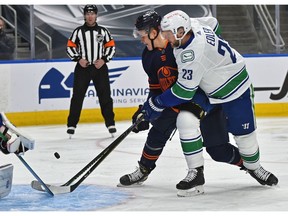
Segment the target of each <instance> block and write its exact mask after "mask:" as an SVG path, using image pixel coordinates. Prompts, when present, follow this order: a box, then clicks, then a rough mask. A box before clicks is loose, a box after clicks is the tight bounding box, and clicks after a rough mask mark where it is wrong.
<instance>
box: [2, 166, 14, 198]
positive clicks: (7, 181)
mask: <svg viewBox="0 0 288 216" xmlns="http://www.w3.org/2000/svg"><path fill="white" fill-rule="evenodd" d="M12 178H13V165H12V164H6V165H4V166H0V199H1V198H3V197H5V196H7V195H8V194H9V193H10V191H11V187H12Z"/></svg>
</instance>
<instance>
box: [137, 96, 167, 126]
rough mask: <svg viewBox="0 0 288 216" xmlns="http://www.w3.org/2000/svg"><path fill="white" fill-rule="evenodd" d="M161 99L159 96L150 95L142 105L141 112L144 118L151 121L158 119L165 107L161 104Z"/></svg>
mask: <svg viewBox="0 0 288 216" xmlns="http://www.w3.org/2000/svg"><path fill="white" fill-rule="evenodd" d="M161 104H162V103H161V100H160V98H159V97H150V98H149V99H148V100H147V101H146V102H145V103H144V104H143V107H142V112H143V113H144V119H145V120H146V121H149V122H153V121H155V120H156V119H158V118H159V117H160V115H161V113H162V111H163V110H164V109H165V107H164V106H162V105H161Z"/></svg>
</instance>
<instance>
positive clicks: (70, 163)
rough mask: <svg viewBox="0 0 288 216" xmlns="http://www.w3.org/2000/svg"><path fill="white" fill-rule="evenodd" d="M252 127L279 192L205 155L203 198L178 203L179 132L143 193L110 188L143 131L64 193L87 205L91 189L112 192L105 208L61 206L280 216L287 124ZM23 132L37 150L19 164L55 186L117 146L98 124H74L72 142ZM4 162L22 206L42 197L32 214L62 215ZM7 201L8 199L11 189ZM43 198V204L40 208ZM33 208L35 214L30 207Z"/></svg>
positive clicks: (286, 186) (285, 193) (266, 121)
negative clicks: (117, 196)
mask: <svg viewBox="0 0 288 216" xmlns="http://www.w3.org/2000/svg"><path fill="white" fill-rule="evenodd" d="M257 123H258V129H257V137H258V141H259V145H260V155H261V164H262V166H263V167H264V168H265V169H267V170H269V171H271V172H273V173H274V174H275V175H276V176H277V177H278V179H279V185H278V186H276V187H272V188H271V187H266V186H261V185H260V184H259V183H258V182H256V180H254V179H252V178H251V177H250V175H249V174H246V173H245V172H244V171H240V170H239V168H237V167H235V166H231V165H227V164H223V163H217V162H215V161H213V160H212V159H211V158H210V157H209V156H208V155H207V153H206V152H205V151H204V157H205V171H204V173H205V180H206V184H205V187H204V190H205V193H204V195H199V196H195V197H186V198H179V197H177V196H176V193H177V191H176V188H175V185H176V184H177V183H178V182H179V181H180V180H181V179H183V178H184V177H185V176H186V174H187V170H186V162H185V159H184V156H183V155H182V152H181V147H180V142H179V139H178V133H176V134H175V136H174V137H173V139H172V141H170V142H168V143H167V145H166V147H165V149H164V151H163V153H162V155H161V157H160V158H159V160H158V162H157V167H156V169H155V170H154V171H153V172H152V173H151V175H150V176H149V178H148V180H147V181H146V182H145V183H144V184H143V185H142V186H140V187H133V188H119V187H116V185H117V184H118V182H119V178H120V177H121V176H122V175H124V174H127V173H130V172H132V171H134V170H135V167H136V166H137V165H138V164H137V161H138V160H139V159H140V156H141V152H142V148H143V145H144V142H145V140H146V135H147V133H146V132H141V133H138V134H135V133H133V132H132V133H131V134H130V135H128V137H127V138H126V139H125V140H124V141H122V143H121V144H120V145H119V146H118V147H117V148H116V149H115V150H114V151H113V152H112V153H111V154H110V155H109V156H108V157H107V158H106V159H105V160H104V161H103V162H102V163H101V164H100V165H99V167H98V168H97V169H96V170H95V171H94V172H93V173H92V174H91V175H90V176H89V177H88V178H87V179H86V180H85V181H84V187H80V188H78V189H76V190H75V191H74V192H73V193H72V194H70V196H71V195H72V197H73V196H74V194H75V196H76V194H77V196H81V197H85V196H86V195H87V196H88V195H89V199H91V202H92V203H93V201H95V200H96V201H97V199H98V198H97V196H99V192H95V197H94V196H93V194H91V191H90V189H91V188H90V187H92V188H93V186H94V187H95V188H104V189H105V188H106V189H107V190H110V191H112V193H110V194H109V193H108V194H106V195H107V196H104V198H103V199H101V200H102V201H101V202H104V204H105V203H106V204H107V205H104V206H102V207H98V206H97V204H94V205H95V208H90V207H89V208H88V207H87V208H86V210H85V208H84V209H83V206H85V205H87V203H86V202H85V200H82V199H75V200H73V202H70V201H69V200H71V199H72V198H71V197H70V198H68V199H67V203H65V199H63V200H61V202H64V203H65V206H66V207H65V209H64V211H70V210H69V208H70V207H71V206H70V207H69V205H74V204H76V205H79V206H81V207H79V208H80V210H81V211H82V210H83V211H89V212H88V213H89V214H90V213H91V211H92V212H93V211H98V212H99V211H101V213H105V212H107V213H111V212H112V213H113V212H114V213H115V212H117V213H118V212H120V213H123V212H125V215H126V213H127V211H128V212H130V213H131V212H134V211H137V215H138V214H141V213H143V212H144V214H145V212H146V213H147V211H151V212H155V211H156V212H158V211H167V212H165V214H166V213H167V214H169V213H171V212H172V213H173V212H175V211H179V212H182V213H183V211H184V212H186V211H191V212H192V211H193V213H189V215H192V214H193V215H195V216H198V215H201V214H206V213H209V212H210V213H211V212H212V213H213V215H217V214H218V213H219V214H220V212H221V214H220V215H223V214H225V213H229V212H230V211H233V213H231V212H230V213H229V215H235V214H237V213H239V212H241V215H243V214H251V215H252V213H253V215H254V214H255V212H261V215H266V214H269V216H270V215H271V214H273V215H275V214H285V215H286V213H287V212H286V211H287V210H288V146H287V144H288V118H258V119H257ZM130 124H131V123H130V121H122V122H116V127H117V130H118V132H117V135H116V136H119V135H120V134H121V133H122V132H124V131H125V130H126V129H127V128H128V127H129V126H130ZM21 129H23V130H25V131H26V132H27V133H29V134H30V135H31V136H33V137H34V138H35V140H36V145H35V149H34V150H33V151H30V152H27V153H26V154H25V155H24V158H25V160H26V161H27V162H28V163H29V164H30V166H31V167H32V168H33V169H34V171H35V172H36V173H37V174H38V175H39V176H40V177H41V178H42V180H43V181H45V182H47V183H50V184H51V183H52V184H57V185H60V184H63V183H65V182H66V181H67V180H69V179H70V178H71V177H72V176H73V175H75V174H76V173H77V172H78V171H79V170H80V169H82V168H83V167H84V166H85V165H86V164H87V163H88V162H89V161H90V160H92V159H93V158H94V157H95V156H96V155H97V154H99V153H100V152H101V151H102V150H103V149H104V148H105V147H106V146H108V145H109V144H110V143H111V142H113V140H114V139H115V138H111V136H110V134H109V133H108V131H107V129H106V128H105V126H104V124H103V123H96V124H79V126H78V127H77V129H76V133H75V135H74V136H73V138H72V139H68V135H67V134H66V126H64V125H53V126H36V127H22V128H21ZM231 138H232V137H231ZM232 142H233V138H232ZM55 151H57V152H58V153H59V154H60V156H61V158H60V159H56V158H55V157H54V152H55ZM6 163H12V164H13V165H14V179H13V187H14V188H15V189H17V188H18V189H19V188H20V187H21V188H20V189H21V190H20V192H19V193H23V194H24V195H25V194H29V195H27V196H26V201H27V203H28V204H27V205H29V200H31V202H35V197H39V196H40V197H41V199H42V204H41V205H44V206H42V209H41V208H40V209H34V210H37V211H45V208H48V207H49V210H48V211H63V209H61V208H60V207H57V206H55V208H54V209H53V208H52V209H51V208H50V206H48V202H51V199H60V197H54V198H49V197H48V196H46V198H45V195H44V194H43V195H42V194H39V193H40V192H38V191H35V190H31V189H30V188H29V184H30V182H31V181H32V180H34V178H33V176H32V175H31V174H30V173H29V172H28V170H27V169H26V168H25V167H24V166H23V164H22V163H21V162H20V161H19V160H18V159H17V157H16V156H14V155H3V154H1V160H0V164H1V165H3V164H6ZM89 185H90V186H89ZM89 188H90V189H89ZM26 189H27V192H26V191H25V190H26ZM21 191H22V192H21ZM113 191H115V194H123V197H121V196H120V200H118V201H117V202H111V199H113V198H114V194H113ZM100 193H101V192H100ZM10 195H11V196H14V195H13V188H12V192H11V194H10ZM10 195H9V196H10ZM9 196H8V197H7V199H8V198H9ZM18 196H21V194H20V195H18ZM58 196H62V195H58ZM65 196H66V195H65ZM17 199H18V198H17V196H16V197H15V206H13V201H11V202H12V203H10V204H9V205H10V206H11V210H13V209H16V210H17V211H22V210H23V211H25V209H21V208H19V206H18V205H17V202H18V201H17ZM43 199H44V200H45V199H47V206H46V207H45V201H43ZM2 201H3V202H4V201H5V200H1V201H0V206H1V205H2V203H3V202H2ZM69 203H70V204H69ZM73 203H74V204H73ZM81 203H82V204H81ZM31 206H32V207H33V203H32V204H31ZM3 210H4V211H8V210H9V209H8V210H7V209H6V208H5V209H3V208H1V211H3ZM26 210H27V209H26ZM30 210H31V209H30ZM32 210H33V209H32ZM74 211H75V210H74ZM76 211H77V210H76ZM194 211H196V213H194ZM242 211H244V213H243V212H242ZM246 212H247V213H246ZM251 212H252V213H251ZM5 213H6V212H5ZM1 214H2V213H1ZM187 214H188V213H187ZM29 215H30V214H29ZM61 215H62V214H61ZM77 215H79V214H77ZM93 215H95V214H93ZM117 215H118V214H117ZM133 215H134V214H133ZM177 215H178V213H177ZM184 215H186V213H185V214H184Z"/></svg>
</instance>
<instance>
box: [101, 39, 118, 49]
mask: <svg viewBox="0 0 288 216" xmlns="http://www.w3.org/2000/svg"><path fill="white" fill-rule="evenodd" d="M112 46H115V41H114V40H110V41H109V42H107V43H106V44H105V45H104V47H105V48H106V47H112Z"/></svg>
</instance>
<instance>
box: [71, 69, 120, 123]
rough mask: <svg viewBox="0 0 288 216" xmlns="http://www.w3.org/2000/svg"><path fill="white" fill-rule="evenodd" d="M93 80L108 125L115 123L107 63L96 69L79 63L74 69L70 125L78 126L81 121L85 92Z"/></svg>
mask: <svg viewBox="0 0 288 216" xmlns="http://www.w3.org/2000/svg"><path fill="white" fill-rule="evenodd" d="M91 80H92V81H93V84H94V87H95V90H96V92H97V96H98V99H99V104H100V108H101V113H102V116H103V118H104V121H105V125H106V127H108V126H110V125H115V121H114V112H113V100H112V98H111V90H110V83H109V75H108V67H107V65H106V64H104V65H103V66H102V68H100V69H96V68H95V66H94V65H89V66H88V67H87V68H82V67H81V66H80V64H79V63H77V65H76V67H75V71H74V82H73V95H72V98H71V103H70V111H69V116H68V123H67V126H68V127H76V126H77V124H78V122H79V118H80V114H81V110H82V106H83V101H84V98H85V94H86V92H87V89H88V87H89V84H90V81H91Z"/></svg>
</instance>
